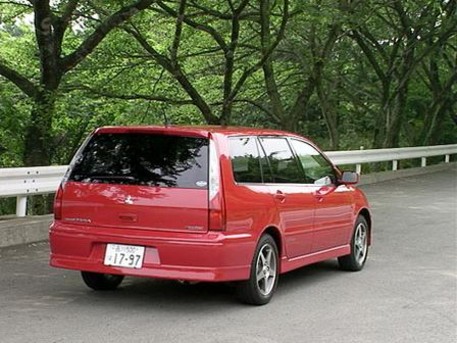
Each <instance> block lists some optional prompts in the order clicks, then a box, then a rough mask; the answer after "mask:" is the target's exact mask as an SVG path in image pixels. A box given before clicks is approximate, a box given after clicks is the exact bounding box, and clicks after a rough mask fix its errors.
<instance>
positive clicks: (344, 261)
mask: <svg viewBox="0 0 457 343" xmlns="http://www.w3.org/2000/svg"><path fill="white" fill-rule="evenodd" d="M368 234H369V228H368V223H367V221H366V219H365V218H364V217H363V216H359V217H358V218H357V221H356V222H355V225H354V233H353V235H352V240H351V253H350V254H349V255H346V256H341V257H338V263H339V265H340V267H341V269H344V270H350V271H359V270H361V269H362V268H363V266H364V265H365V262H366V260H367V256H368Z"/></svg>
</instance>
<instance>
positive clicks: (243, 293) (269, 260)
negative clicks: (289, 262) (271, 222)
mask: <svg viewBox="0 0 457 343" xmlns="http://www.w3.org/2000/svg"><path fill="white" fill-rule="evenodd" d="M278 277H279V254H278V247H277V245H276V242H275V240H274V239H273V237H271V236H270V235H268V234H265V235H263V236H262V237H261V238H260V241H259V244H258V245H257V247H256V249H255V253H254V257H253V259H252V263H251V274H250V277H249V280H246V281H242V282H240V283H239V284H238V296H239V298H240V300H241V301H243V302H244V303H247V304H251V305H265V304H267V303H268V302H270V300H271V298H272V297H273V294H274V292H275V290H276V287H277V285H278Z"/></svg>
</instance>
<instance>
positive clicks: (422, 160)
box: [421, 157, 427, 167]
mask: <svg viewBox="0 0 457 343" xmlns="http://www.w3.org/2000/svg"><path fill="white" fill-rule="evenodd" d="M426 166H427V157H421V167H426Z"/></svg>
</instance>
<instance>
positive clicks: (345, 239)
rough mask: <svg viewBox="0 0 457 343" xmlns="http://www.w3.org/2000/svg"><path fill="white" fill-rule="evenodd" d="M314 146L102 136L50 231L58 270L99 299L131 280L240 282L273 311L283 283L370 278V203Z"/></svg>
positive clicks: (152, 130) (290, 140) (88, 145)
mask: <svg viewBox="0 0 457 343" xmlns="http://www.w3.org/2000/svg"><path fill="white" fill-rule="evenodd" d="M357 181H358V175H357V174H356V173H353V172H342V171H340V170H339V169H338V168H337V167H336V166H334V165H333V164H332V163H331V162H330V161H329V159H328V158H327V157H326V156H325V155H324V154H323V153H322V152H320V151H319V149H318V148H317V147H316V146H315V145H314V144H313V143H312V142H310V141H309V140H307V139H305V138H303V137H300V136H297V135H295V134H291V133H287V132H282V131H276V130H264V129H252V128H235V127H233V128H232V127H174V126H172V127H156V126H151V127H140V126H139V127H103V128H99V129H97V130H95V131H94V132H93V133H92V134H91V135H90V136H89V138H88V139H87V140H86V141H85V143H84V144H83V145H82V146H81V148H80V149H79V151H78V152H77V153H76V155H75V157H74V158H73V160H72V162H71V164H70V166H69V169H68V171H67V173H66V175H65V177H64V179H63V181H62V184H61V185H60V187H59V189H58V192H57V194H56V198H55V204H54V222H53V223H52V225H51V228H50V244H51V262H50V263H51V265H52V266H54V267H59V268H67V269H74V270H79V271H81V273H82V278H83V280H84V282H85V283H86V284H87V285H88V286H89V287H91V288H92V289H95V290H110V289H115V288H116V287H117V286H118V285H119V284H120V283H121V282H122V280H123V278H124V276H126V275H131V276H142V277H152V278H167V279H176V280H184V281H210V282H222V281H239V282H237V285H238V290H239V295H240V297H241V299H242V300H243V301H244V302H247V303H250V304H256V305H262V304H266V303H268V302H269V301H270V299H271V298H272V296H273V293H274V291H275V289H276V286H277V283H278V276H279V274H281V273H285V272H288V271H290V270H293V269H296V268H299V267H302V266H305V265H308V264H311V263H315V262H319V261H323V260H327V259H331V258H338V262H339V264H340V266H341V267H342V268H343V269H345V270H352V271H357V270H360V269H362V268H363V266H364V264H365V261H366V258H367V253H368V246H369V245H370V241H371V216H370V212H369V205H368V202H367V200H366V198H365V196H364V194H363V193H362V191H360V190H359V189H357V188H356V187H354V184H355V183H357Z"/></svg>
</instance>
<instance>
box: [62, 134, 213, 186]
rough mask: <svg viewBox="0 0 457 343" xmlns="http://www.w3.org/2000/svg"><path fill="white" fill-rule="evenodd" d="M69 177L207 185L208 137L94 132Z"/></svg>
mask: <svg viewBox="0 0 457 343" xmlns="http://www.w3.org/2000/svg"><path fill="white" fill-rule="evenodd" d="M69 180H70V181H77V182H87V183H115V184H130V185H145V186H162V187H179V188H203V189H207V186H208V139H205V138H195V137H181V136H172V135H158V134H149V133H102V134H98V135H94V136H93V137H92V138H91V139H90V140H89V142H88V143H87V145H86V146H85V147H84V149H83V150H82V152H80V153H79V155H77V156H76V157H75V160H74V162H73V168H72V171H71V173H70V176H69Z"/></svg>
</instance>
